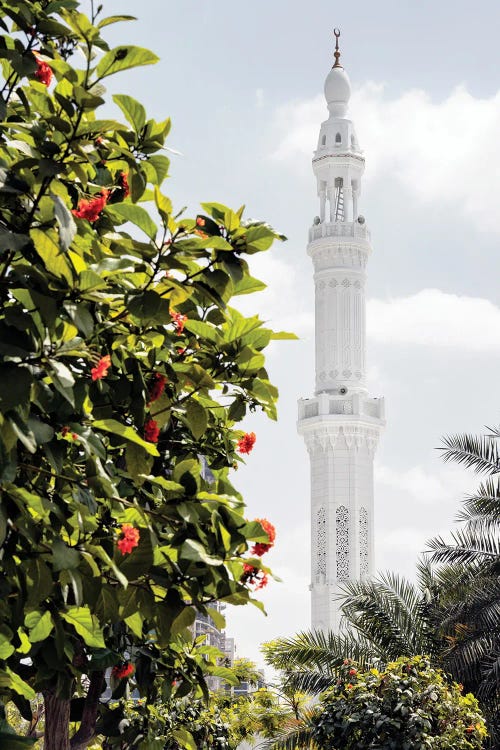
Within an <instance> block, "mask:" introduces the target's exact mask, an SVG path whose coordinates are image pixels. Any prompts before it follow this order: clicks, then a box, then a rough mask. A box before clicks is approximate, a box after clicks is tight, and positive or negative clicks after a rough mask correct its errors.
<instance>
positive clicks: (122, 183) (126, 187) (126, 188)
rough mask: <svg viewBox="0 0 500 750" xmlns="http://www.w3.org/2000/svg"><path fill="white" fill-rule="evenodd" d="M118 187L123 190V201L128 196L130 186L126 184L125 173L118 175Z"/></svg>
mask: <svg viewBox="0 0 500 750" xmlns="http://www.w3.org/2000/svg"><path fill="white" fill-rule="evenodd" d="M118 187H121V189H122V190H123V200H125V198H128V197H129V195H130V186H129V184H128V174H127V173H126V172H120V174H119V175H118Z"/></svg>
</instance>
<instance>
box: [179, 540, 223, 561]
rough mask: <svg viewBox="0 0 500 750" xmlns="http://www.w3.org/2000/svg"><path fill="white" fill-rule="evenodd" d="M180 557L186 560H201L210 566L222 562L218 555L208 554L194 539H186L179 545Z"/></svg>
mask: <svg viewBox="0 0 500 750" xmlns="http://www.w3.org/2000/svg"><path fill="white" fill-rule="evenodd" d="M180 557H182V558H184V559H186V560H193V561H194V562H202V563H205V564H206V565H210V566H217V565H223V564H224V561H223V560H221V559H220V557H214V556H213V555H210V554H209V553H208V552H207V550H206V549H205V547H204V546H203V545H202V544H201V543H200V542H197V541H196V540H195V539H186V541H185V542H184V543H183V545H182V547H181V552H180Z"/></svg>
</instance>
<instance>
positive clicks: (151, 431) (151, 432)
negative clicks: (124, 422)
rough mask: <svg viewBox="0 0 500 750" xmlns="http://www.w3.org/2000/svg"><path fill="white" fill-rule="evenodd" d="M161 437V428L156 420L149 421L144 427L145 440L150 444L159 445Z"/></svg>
mask: <svg viewBox="0 0 500 750" xmlns="http://www.w3.org/2000/svg"><path fill="white" fill-rule="evenodd" d="M159 436H160V428H159V427H158V423H157V422H156V420H155V419H148V421H147V422H146V423H145V425H144V439H145V440H147V441H148V443H157V442H158V438H159Z"/></svg>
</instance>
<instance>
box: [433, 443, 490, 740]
mask: <svg viewBox="0 0 500 750" xmlns="http://www.w3.org/2000/svg"><path fill="white" fill-rule="evenodd" d="M499 438H500V430H498V429H493V430H490V432H489V433H488V434H486V435H482V436H480V437H474V436H470V435H456V436H452V437H448V438H446V439H445V441H444V442H445V447H444V459H445V460H446V461H455V462H457V463H460V464H462V465H464V466H467V467H468V468H472V469H474V470H475V471H476V472H477V473H482V474H488V475H489V477H488V478H487V479H486V480H485V481H484V482H482V483H481V484H480V486H479V488H478V490H477V491H476V492H475V493H474V494H473V495H471V496H469V497H468V498H467V499H466V500H465V502H464V505H463V509H462V511H461V513H460V514H459V516H458V519H457V520H458V521H460V522H461V523H462V524H463V525H462V528H460V529H459V530H458V531H455V532H453V533H452V534H451V541H449V542H447V541H445V540H444V539H442V538H440V537H438V538H436V539H433V540H431V541H430V542H429V547H430V550H431V551H432V554H431V556H430V561H431V563H434V564H438V565H439V567H438V568H437V569H436V578H437V580H438V581H439V583H440V585H441V586H442V587H443V589H445V590H446V589H448V590H450V591H452V596H451V597H450V599H449V601H444V602H443V607H442V612H441V628H442V631H443V633H444V634H445V636H446V637H447V640H448V646H447V648H446V649H445V650H444V653H443V659H444V663H445V667H446V668H447V669H448V670H449V671H450V672H451V673H452V674H453V675H457V676H458V678H459V679H461V681H462V682H463V683H464V684H465V685H466V686H467V687H470V688H471V689H472V690H473V691H474V692H475V693H476V694H477V696H478V698H479V699H480V701H481V703H482V706H483V710H484V711H485V713H486V715H487V718H488V724H489V729H490V732H491V735H492V746H495V747H499V746H500V578H499V576H500V452H499V449H498V439H499Z"/></svg>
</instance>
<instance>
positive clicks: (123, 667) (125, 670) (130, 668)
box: [111, 662, 134, 680]
mask: <svg viewBox="0 0 500 750" xmlns="http://www.w3.org/2000/svg"><path fill="white" fill-rule="evenodd" d="M133 673H134V665H133V664H130V662H129V663H127V664H120V666H118V665H117V666H115V667H113V669H112V670H111V674H112V676H113V677H115V678H116V679H117V680H123V678H124V677H130V675H131V674H133Z"/></svg>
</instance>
